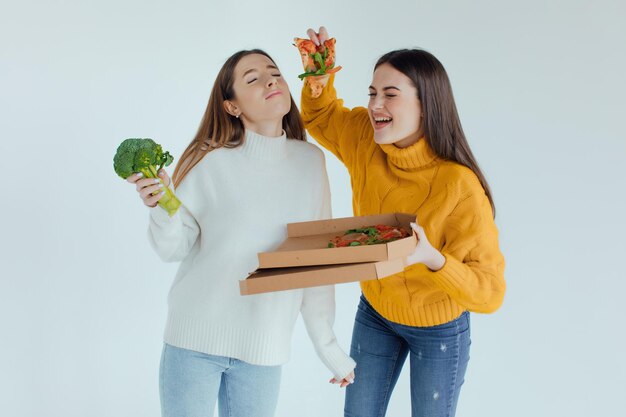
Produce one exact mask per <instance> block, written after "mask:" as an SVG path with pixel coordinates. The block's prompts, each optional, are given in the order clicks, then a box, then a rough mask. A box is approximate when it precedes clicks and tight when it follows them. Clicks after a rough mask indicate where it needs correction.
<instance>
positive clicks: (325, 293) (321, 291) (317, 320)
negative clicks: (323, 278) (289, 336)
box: [300, 285, 356, 379]
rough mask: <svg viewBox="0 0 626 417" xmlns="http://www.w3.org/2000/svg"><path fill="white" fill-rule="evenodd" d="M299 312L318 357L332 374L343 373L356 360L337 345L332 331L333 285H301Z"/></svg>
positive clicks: (340, 375) (353, 366)
mask: <svg viewBox="0 0 626 417" xmlns="http://www.w3.org/2000/svg"><path fill="white" fill-rule="evenodd" d="M300 312H301V313H302V318H303V319H304V324H305V326H306V329H307V332H308V334H309V337H310V338H311V341H312V342H313V346H314V347H315V351H316V352H317V355H318V356H319V358H320V359H321V360H322V362H323V363H324V365H326V367H327V368H328V369H329V370H330V371H331V372H332V373H333V375H334V376H335V378H337V379H343V378H344V377H346V376H347V375H348V374H349V373H350V372H352V371H353V370H354V368H355V367H356V362H354V360H353V359H352V358H351V357H350V356H348V355H347V354H346V353H345V352H344V351H343V350H342V349H341V347H340V346H339V343H337V338H336V337H335V332H334V331H333V324H334V322H335V287H334V286H332V285H330V286H323V287H313V288H305V289H304V296H303V298H302V306H301V307H300Z"/></svg>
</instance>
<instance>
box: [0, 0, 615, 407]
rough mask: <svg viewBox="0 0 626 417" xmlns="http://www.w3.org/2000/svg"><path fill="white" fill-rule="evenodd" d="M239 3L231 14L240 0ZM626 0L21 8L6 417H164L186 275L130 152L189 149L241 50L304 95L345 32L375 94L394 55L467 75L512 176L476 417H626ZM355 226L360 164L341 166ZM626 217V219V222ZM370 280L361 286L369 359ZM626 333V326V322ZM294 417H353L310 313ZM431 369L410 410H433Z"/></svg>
mask: <svg viewBox="0 0 626 417" xmlns="http://www.w3.org/2000/svg"><path fill="white" fill-rule="evenodd" d="M227 3H228V4H227ZM625 5H626V3H624V2H623V1H595V2H589V1H574V0H570V1H565V0H563V1H552V2H544V1H538V0H526V1H520V2H511V1H481V0H477V1H472V2H464V1H458V2H454V1H430V2H424V1H386V2H374V1H371V2H363V1H356V0H351V1H343V2H338V1H315V2H299V3H295V2H292V1H278V0H275V1H273V2H262V1H247V2H244V1H235V0H231V1H230V2H226V1H223V2H219V3H218V2H209V1H200V0H197V1H179V2H168V1H147V0H137V1H135V0H124V1H121V0H108V1H78V0H66V1H46V2H43V1H39V2H35V1H30V0H24V1H21V2H9V1H8V0H2V3H1V6H0V39H1V40H0V146H1V149H0V161H1V164H2V168H3V172H5V178H6V180H5V181H4V184H3V187H2V195H3V199H2V200H3V201H2V203H0V210H1V215H0V233H1V236H2V238H1V239H0V277H1V281H0V332H1V339H0V340H1V342H0V414H1V415H3V416H47V417H57V416H59V417H60V416H63V417H74V416H76V417H78V416H80V417H84V416H90V417H100V416H107V417H108V416H116V417H123V416H133V417H137V416H157V415H158V414H159V402H158V366H159V357H160V352H161V337H162V331H163V327H164V321H165V315H166V296H167V291H168V289H169V285H170V282H171V280H172V278H173V276H174V273H175V271H176V267H177V266H176V265H171V264H163V263H161V262H160V261H159V260H158V258H157V256H156V255H155V254H154V253H153V252H152V251H151V249H150V247H149V244H148V241H147V239H146V234H145V231H146V227H147V212H146V210H145V208H144V207H142V205H141V204H140V201H139V200H138V198H137V196H136V193H135V191H134V189H133V187H131V186H129V185H128V184H126V183H124V182H122V181H121V180H120V179H119V178H117V177H116V176H115V174H114V172H113V169H112V157H113V153H114V151H115V149H116V147H117V145H118V143H119V142H120V141H121V140H122V139H124V138H126V137H133V136H142V137H153V138H155V139H156V140H157V141H158V142H160V143H162V144H163V145H164V147H165V148H166V149H169V150H170V151H171V152H172V153H173V154H174V155H175V156H179V155H180V154H181V152H182V150H183V149H184V148H185V147H186V145H187V144H188V142H189V141H190V139H191V137H192V136H193V134H194V133H195V130H196V128H197V126H198V123H199V121H200V118H201V115H202V112H203V111H204V109H205V106H206V102H207V100H208V96H209V91H210V88H211V85H212V82H213V80H214V78H215V76H216V73H217V70H218V69H219V67H220V66H221V64H222V63H223V61H224V60H225V59H226V58H227V57H228V56H229V55H230V54H232V53H233V52H235V51H236V50H239V49H243V48H251V47H261V48H263V49H265V50H267V51H268V52H269V53H270V54H271V55H272V56H273V57H274V58H275V60H276V61H277V63H278V65H279V66H280V68H281V69H282V71H283V72H284V73H285V75H286V77H287V79H288V80H289V84H290V87H291V90H292V94H293V95H294V97H295V98H296V101H299V89H300V82H299V80H298V79H297V78H296V75H297V74H298V73H300V60H299V56H298V53H297V51H296V49H295V48H294V47H293V46H291V40H292V37H294V36H297V35H298V36H304V35H305V30H306V29H307V28H308V27H313V26H319V25H320V24H325V25H326V26H327V27H328V28H329V31H330V33H331V36H335V37H336V38H337V39H338V43H337V50H338V64H341V65H343V66H344V69H343V70H342V71H341V73H340V74H339V76H338V80H337V82H336V85H337V88H338V91H339V93H340V94H341V95H342V96H343V98H344V99H345V101H346V104H347V105H348V106H351V107H352V106H357V105H365V104H366V102H367V97H366V94H367V86H368V85H369V82H370V80H371V71H372V66H373V64H374V62H375V61H376V59H377V58H378V57H379V56H380V55H381V54H382V53H384V52H387V51H389V50H391V49H395V48H401V47H423V48H426V49H427V50H429V51H431V52H432V53H434V54H435V55H436V56H437V57H438V58H439V59H440V60H441V61H442V62H443V63H444V65H445V66H446V68H447V70H448V73H449V75H450V78H451V80H452V85H453V88H454V91H455V97H456V100H457V105H458V107H459V111H460V115H461V119H462V121H463V125H464V128H465V131H466V134H467V136H468V138H469V140H470V144H471V146H472V148H473V150H474V152H475V154H476V155H477V158H478V160H479V162H480V163H481V165H482V167H483V168H484V171H485V173H486V175H487V177H488V179H489V181H490V183H491V185H492V188H493V192H494V196H495V201H496V205H497V210H498V216H497V223H498V226H499V228H500V231H501V244H502V249H503V251H504V254H505V256H506V258H507V269H506V278H507V283H508V293H507V296H506V300H505V303H504V305H503V307H502V308H501V309H500V310H499V311H498V312H497V313H496V314H493V315H488V316H485V315H477V314H474V315H473V316H472V320H473V321H472V324H473V329H472V336H473V337H472V338H473V344H472V351H471V357H472V359H471V362H470V367H469V370H468V372H467V375H466V384H465V386H464V388H463V390H462V393H461V399H460V403H459V409H458V415H459V416H481V417H487V416H509V417H514V416H520V417H522V416H523V417H526V416H529V415H533V416H553V415H567V416H570V417H574V416H580V417H583V416H585V417H586V416H592V415H593V416H601V415H607V416H608V415H616V414H618V410H619V409H621V408H622V401H621V396H622V395H623V392H624V389H625V388H626V361H625V359H624V342H625V338H624V335H623V328H624V326H623V324H620V323H623V322H622V321H621V320H620V317H621V318H624V310H623V303H621V301H622V300H623V295H624V293H625V292H626V285H625V284H624V278H625V274H624V272H623V270H624V269H623V268H624V266H623V260H624V252H625V250H626V245H625V244H624V235H625V234H626V221H625V220H624V213H626V197H625V192H624V191H625V187H624V185H623V182H624V177H625V176H624V163H626V135H625V134H624V125H623V123H624V122H623V119H624V116H625V115H626V106H625V104H624V97H625V96H626V82H625V81H624V74H626V53H625V51H626V49H625V47H624V40H625V39H626V25H624V21H626V6H625ZM327 164H328V168H329V175H330V179H331V185H332V193H333V209H334V215H335V216H336V217H343V216H349V215H351V213H352V211H351V200H350V199H351V194H350V187H349V180H348V177H347V175H346V172H345V169H344V168H343V166H341V165H340V164H339V163H338V162H337V161H336V160H335V158H334V157H333V156H332V155H330V154H328V153H327ZM620 213H621V214H620ZM358 294H359V290H358V286H357V285H356V284H345V285H340V286H338V287H337V299H338V308H337V320H336V321H337V323H336V331H337V334H338V335H339V339H340V343H341V344H342V346H343V347H344V348H346V349H348V347H349V342H350V336H351V329H352V321H353V317H354V312H355V307H356V304H357V299H358ZM620 329H622V330H620ZM283 375H284V379H283V385H282V389H281V395H280V401H279V407H278V411H277V416H293V415H298V416H322V415H324V416H340V415H342V409H343V391H342V390H340V389H338V388H337V387H336V386H331V385H330V384H328V383H327V380H328V378H329V376H330V375H329V373H328V372H327V371H326V369H325V368H324V367H323V365H322V364H321V363H320V362H319V361H317V359H316V357H315V354H314V352H313V350H312V348H311V346H310V343H309V341H308V338H307V336H306V333H305V331H304V327H303V325H302V322H301V321H299V322H298V325H297V328H296V332H295V336H294V340H293V355H292V360H291V361H290V363H289V364H287V365H286V366H285V367H284V374H283ZM408 388H409V387H408V369H405V371H404V372H403V373H402V375H401V377H400V381H399V383H398V386H397V387H396V390H395V392H394V394H393V396H392V399H391V404H390V407H389V412H388V415H389V416H406V415H409V405H410V396H409V391H408Z"/></svg>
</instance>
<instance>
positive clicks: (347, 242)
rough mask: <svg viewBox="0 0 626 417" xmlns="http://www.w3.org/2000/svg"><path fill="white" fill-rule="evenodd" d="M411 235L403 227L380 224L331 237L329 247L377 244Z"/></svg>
mask: <svg viewBox="0 0 626 417" xmlns="http://www.w3.org/2000/svg"><path fill="white" fill-rule="evenodd" d="M408 236H410V234H409V232H407V231H406V230H405V229H403V228H402V227H396V226H386V225H383V224H378V225H375V226H369V227H363V228H360V229H350V230H348V231H346V232H345V234H344V235H343V236H337V237H335V238H333V239H331V241H330V243H329V244H328V247H329V248H344V247H347V246H362V245H376V244H379V243H388V242H392V241H394V240H398V239H402V238H405V237H408Z"/></svg>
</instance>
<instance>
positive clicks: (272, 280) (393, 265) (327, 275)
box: [239, 258, 405, 295]
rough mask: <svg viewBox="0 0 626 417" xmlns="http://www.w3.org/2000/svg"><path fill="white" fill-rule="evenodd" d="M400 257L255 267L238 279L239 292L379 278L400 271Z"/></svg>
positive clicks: (401, 266) (271, 290)
mask: <svg viewBox="0 0 626 417" xmlns="http://www.w3.org/2000/svg"><path fill="white" fill-rule="evenodd" d="M404 265H405V261H404V258H398V259H393V260H391V261H382V262H364V263H357V264H349V265H325V266H301V267H293V268H271V269H257V270H256V271H255V272H253V273H252V274H250V275H249V276H248V278H247V279H245V280H242V281H239V292H240V294H241V295H251V294H259V293H266V292H274V291H283V290H291V289H296V288H308V287H317V286H321V285H333V284H341V283H346V282H354V281H368V280H372V279H380V278H384V277H387V276H390V275H393V274H397V273H399V272H402V271H403V270H404Z"/></svg>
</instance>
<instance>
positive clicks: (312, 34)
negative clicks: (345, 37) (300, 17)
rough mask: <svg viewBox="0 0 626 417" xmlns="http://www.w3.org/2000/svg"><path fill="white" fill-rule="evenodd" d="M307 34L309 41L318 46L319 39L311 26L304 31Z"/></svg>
mask: <svg viewBox="0 0 626 417" xmlns="http://www.w3.org/2000/svg"><path fill="white" fill-rule="evenodd" d="M306 34H307V36H308V37H309V39H311V41H312V42H313V43H314V44H316V45H317V46H320V40H319V38H318V37H317V33H315V31H314V30H313V29H311V28H309V29H308V30H307V31H306Z"/></svg>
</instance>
